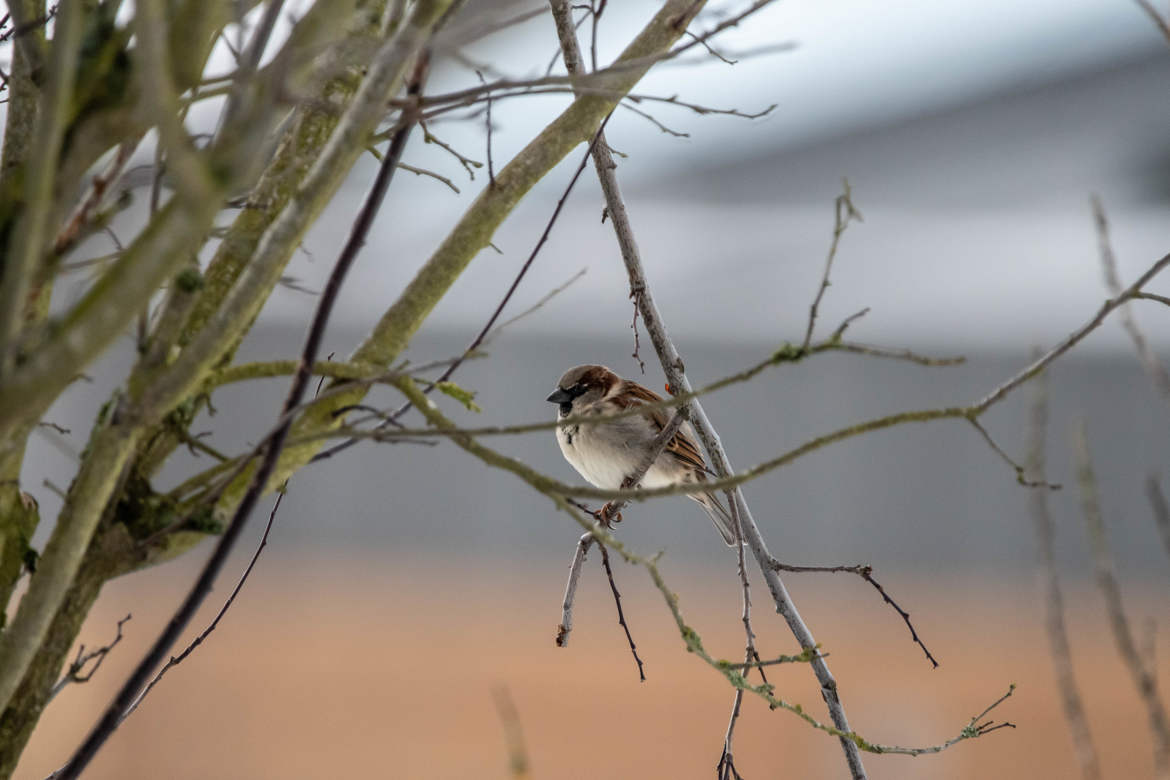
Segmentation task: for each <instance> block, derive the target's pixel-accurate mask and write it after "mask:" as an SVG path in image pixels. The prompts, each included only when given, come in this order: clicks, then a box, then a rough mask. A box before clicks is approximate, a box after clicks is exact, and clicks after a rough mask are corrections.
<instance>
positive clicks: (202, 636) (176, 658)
mask: <svg viewBox="0 0 1170 780" xmlns="http://www.w3.org/2000/svg"><path fill="white" fill-rule="evenodd" d="M287 490H288V485H285V487H284V489H282V490H281V491H280V492H278V493H277V494H276V501H274V502H273V503H272V511H271V512H269V513H268V523H267V524H266V525H265V526H264V533H263V534H262V535H261V536H260V543H259V544H258V545H256V550H255V552H253V553H252V558H251V560H249V561H248V566H247V567H246V568H245V569H244V573H243V574H242V575H240V579H239V580H238V581H237V582H236V586H235V587H234V588H232V592H231V593H230V594H229V595H228V597H227V600H226V601H224V603H223V606H222V607H220V608H219V612H217V613H215V617H214V618H213V619H212V621H211V622H210V623H208V624H207V628H205V629H203V630H202V631H201V632H199V635H198V636H197V637H195V638H194V639H193V640H191V642H190V644H188V645H187V646H186V647H185V648H184V649H183V652H181V653H179V654H178V655H173V656H171V658H170V660H169V661H167V662H166V664H164V665H163V667H162V668H161V669H159V670H158V673H157V674H155V676H154V677H153V678H152V679H151V681H150V682H149V683H148V684H147V685H146V687H145V688H143V689H142V692H141V693H139V694H138V697H137V698H136V699H134V701H133V702H132V703H131V704H130V706H128V707H127V708H126V711H125V712H123V713H122V716H121V718H119V720H118V723H119V724H121V723H122V721H124V720H126V718H129V717H130V716H131V715H132V714H134V710H136V709H138V705H140V704H142V702H143V700H144V699H145V698H146V697H147V696H149V695H150V692H151V691H152V690H154V686H156V685H158V684H159V683H160V682H161V681H162V678H163V676H164V675H166V673H167V672H169V671H170V670H171V669H173V668H174V667H176V666H178V665H179V664H181V663H183V661H185V660H187V657H188V656H189V655H191V653H193V652H195V650H196V649H197V648H198V647H199V646H200V645H202V644H203V643H204V641H206V640H207V638H208V637H209V636H211V634H212V632H213V631H215V629H216V628H218V627H219V621H221V620H223V616H224V615H226V614H227V611H228V610H229V609H231V606H232V604H233V603H234V602H235V600H236V596H238V595H240V591H241V590H243V588H244V583H245V582H247V581H248V577H249V576H251V574H252V569H253V568H254V567H255V566H256V561H257V560H259V559H260V553H262V552H264V548H265V547H267V546H268V534H269V533H270V532H271V531H272V524H273V522H275V520H276V513H277V512H279V511H280V502H281V501H283V500H284V496H285V493H286V491H287Z"/></svg>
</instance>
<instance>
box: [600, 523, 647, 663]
mask: <svg viewBox="0 0 1170 780" xmlns="http://www.w3.org/2000/svg"><path fill="white" fill-rule="evenodd" d="M597 546H598V547H600V548H601V565H602V566H604V567H605V576H606V578H607V579H608V580H609V589H610V590H611V591H613V603H614V604H615V605H616V606H617V613H618V625H620V626H621V627H622V629H623V630H624V631H625V632H626V641H627V642H629V643H630V652H631V653H633V655H634V661H635V663H637V664H638V681H639V682H646V672H645V670H644V669H643V666H642V659H641V658H639V657H638V648H637V646H635V645H634V637H633V635H632V634H630V626H629V624H628V623H626V613H625V612H624V611H623V610H622V594H620V593H618V588H617V583H616V582H614V580H613V569H612V568H611V567H610V565H609V552H608V551H606V549H605V545H604V544H602V543H599V544H598V545H597Z"/></svg>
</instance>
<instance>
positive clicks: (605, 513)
mask: <svg viewBox="0 0 1170 780" xmlns="http://www.w3.org/2000/svg"><path fill="white" fill-rule="evenodd" d="M597 520H598V522H600V523H601V524H602V525H604V526H605V527H606V528H608V529H609V530H611V531H612V530H613V526H614V523H620V522H621V521H622V513H621V512H615V511H613V503H612V502H606V504H605V505H604V506H603V507H601V509H600V510H598V512H597Z"/></svg>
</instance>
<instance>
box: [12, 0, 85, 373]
mask: <svg viewBox="0 0 1170 780" xmlns="http://www.w3.org/2000/svg"><path fill="white" fill-rule="evenodd" d="M81 25H82V3H81V1H80V0H66V2H62V3H60V4H59V6H58V12H57V17H56V21H55V23H54V33H53V52H52V61H51V63H50V71H49V84H48V88H47V89H46V91H45V95H44V103H43V105H42V107H41V110H40V115H39V117H38V121H37V132H36V136H35V137H34V138H33V140H32V153H31V154H30V156H29V160H28V163H27V164H26V165H25V166H24V173H25V185H24V203H23V208H22V209H21V217H20V219H19V224H18V225H17V227H16V231H15V233H14V234H13V243H14V246H13V251H12V253H11V254H9V255H8V257H7V258H5V262H4V266H3V271H2V273H3V276H2V277H0V377H2V376H4V375H6V374H7V373H8V372H9V371H10V370H11V368H12V364H13V362H14V361H15V359H16V349H15V347H16V344H15V341H16V337H17V335H18V334H19V333H20V330H21V324H22V323H23V322H24V313H25V310H26V307H27V301H26V298H27V297H28V293H29V290H30V289H31V286H32V284H31V283H32V277H33V275H34V274H35V272H36V266H37V263H38V262H39V261H40V259H41V255H42V254H43V252H44V248H45V244H46V242H47V238H46V235H47V233H48V229H49V212H50V211H52V205H53V182H54V179H55V173H56V171H57V156H58V153H59V151H60V149H61V139H62V138H63V137H64V135H65V125H66V124H67V123H68V121H69V112H70V109H71V104H72V98H73V82H74V79H75V78H76V75H77V56H78V50H79V46H80V44H81Z"/></svg>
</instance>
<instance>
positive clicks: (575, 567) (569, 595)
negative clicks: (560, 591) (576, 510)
mask: <svg viewBox="0 0 1170 780" xmlns="http://www.w3.org/2000/svg"><path fill="white" fill-rule="evenodd" d="M582 508H584V507H582ZM592 544H593V534H592V533H588V532H587V533H584V534H582V535H581V538H580V539H578V540H577V547H576V549H575V550H574V552H573V560H572V561H571V562H570V563H569V579H568V581H567V582H566V583H565V597H564V599H562V600H561V622H560V623H559V624H558V625H557V636H556V643H557V647H568V646H569V634H570V633H571V632H572V630H573V603H574V602H575V601H576V599H577V583H578V582H579V581H580V579H581V567H582V565H583V564H584V563H585V556H586V555H587V554H588V553H589V547H590V545H592Z"/></svg>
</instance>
